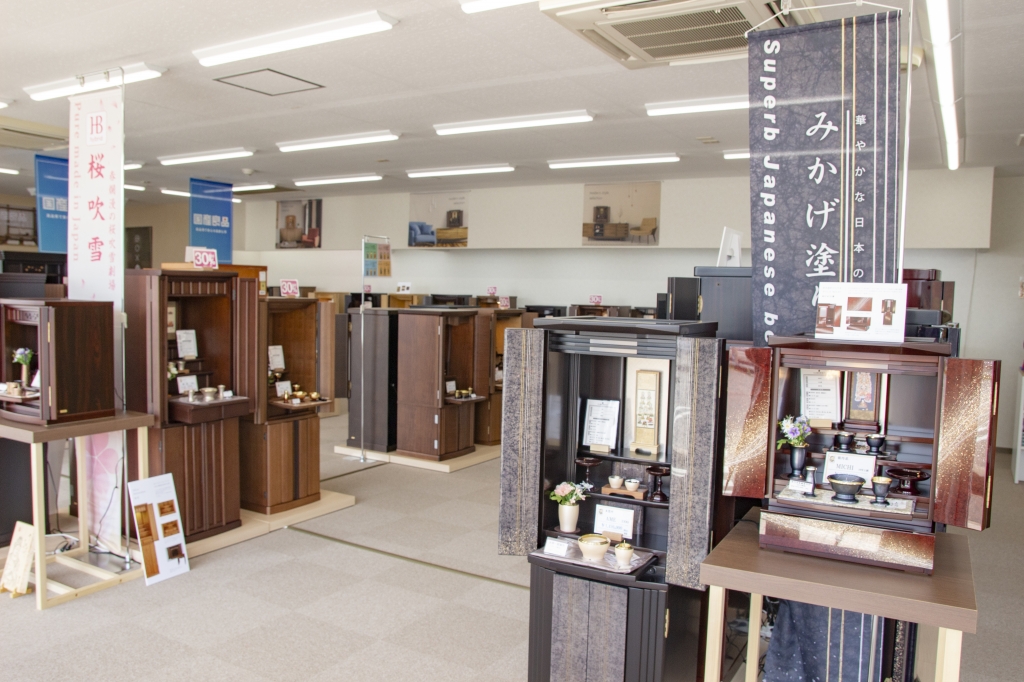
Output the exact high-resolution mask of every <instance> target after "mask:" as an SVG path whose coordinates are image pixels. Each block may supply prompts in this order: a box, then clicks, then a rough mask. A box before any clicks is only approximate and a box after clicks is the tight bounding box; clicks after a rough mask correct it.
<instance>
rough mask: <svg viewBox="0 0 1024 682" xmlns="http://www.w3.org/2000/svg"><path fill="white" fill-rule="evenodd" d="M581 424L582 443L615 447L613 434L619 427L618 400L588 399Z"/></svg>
mask: <svg viewBox="0 0 1024 682" xmlns="http://www.w3.org/2000/svg"><path fill="white" fill-rule="evenodd" d="M583 423H584V426H583V445H584V447H590V446H594V445H598V446H604V447H606V448H608V449H609V450H611V449H614V448H615V436H616V434H617V432H618V428H619V401H618V400H588V401H587V413H586V417H585V419H584V422H583Z"/></svg>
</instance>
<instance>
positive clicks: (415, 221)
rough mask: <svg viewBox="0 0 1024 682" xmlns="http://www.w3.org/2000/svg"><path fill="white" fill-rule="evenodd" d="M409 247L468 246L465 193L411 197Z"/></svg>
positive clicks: (466, 197) (467, 203)
mask: <svg viewBox="0 0 1024 682" xmlns="http://www.w3.org/2000/svg"><path fill="white" fill-rule="evenodd" d="M409 246H417V247H420V246H429V247H435V248H459V247H465V246H469V192H443V193H438V194H413V195H411V196H410V197H409Z"/></svg>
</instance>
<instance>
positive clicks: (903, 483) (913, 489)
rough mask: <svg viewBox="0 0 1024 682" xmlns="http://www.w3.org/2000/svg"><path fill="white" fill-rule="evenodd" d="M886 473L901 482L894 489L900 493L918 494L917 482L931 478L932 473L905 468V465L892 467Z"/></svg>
mask: <svg viewBox="0 0 1024 682" xmlns="http://www.w3.org/2000/svg"><path fill="white" fill-rule="evenodd" d="M885 474H886V476H889V477H890V478H895V479H896V480H897V481H899V482H900V484H899V485H898V486H896V490H894V491H893V492H895V493H899V494H900V495H917V494H918V492H917V482H918V481H926V480H928V479H929V478H931V475H930V474H928V473H927V472H925V471H921V470H920V469H904V468H903V467H891V468H889V469H888V470H887V471H886V472H885Z"/></svg>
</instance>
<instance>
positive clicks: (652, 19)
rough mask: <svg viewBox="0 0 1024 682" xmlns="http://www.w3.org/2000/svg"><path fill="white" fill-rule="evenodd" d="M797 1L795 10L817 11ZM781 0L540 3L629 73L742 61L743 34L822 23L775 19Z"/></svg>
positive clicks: (804, 17)
mask: <svg viewBox="0 0 1024 682" xmlns="http://www.w3.org/2000/svg"><path fill="white" fill-rule="evenodd" d="M813 5H814V3H813V0H793V3H792V6H793V8H798V7H813ZM781 7H782V2H781V0H773V1H767V0H646V1H644V0H641V1H639V2H638V1H637V0H604V1H603V2H602V1H601V0H598V1H596V2H595V0H589V1H587V0H540V9H541V11H542V12H544V13H545V14H547V15H548V16H550V17H551V18H552V19H554V20H555V21H557V22H558V23H560V24H562V25H563V26H565V27H566V28H568V29H570V30H571V31H573V32H574V33H576V34H577V35H579V36H580V37H581V38H584V39H585V40H588V41H590V42H591V43H593V44H594V45H596V46H597V47H599V48H601V50H603V51H604V52H605V53H606V54H608V55H609V56H610V57H612V58H613V59H615V60H616V61H618V62H619V63H620V64H622V65H623V66H625V67H627V68H630V69H641V68H645V67H648V66H661V65H664V64H673V65H683V64H696V63H704V62H712V61H721V60H725V59H738V58H740V57H743V56H745V55H746V54H747V39H746V38H745V37H744V35H743V34H744V33H745V32H747V31H749V30H750V29H751V28H752V27H754V26H757V25H758V24H760V23H761V22H763V21H765V20H770V21H768V22H767V23H765V24H764V25H763V26H762V27H761V28H762V29H766V28H779V27H782V26H789V25H791V24H803V23H808V22H811V21H820V20H821V17H820V15H819V14H818V12H817V10H814V11H811V12H793V13H791V14H789V15H783V16H779V17H778V18H776V19H772V15H774V14H776V13H777V12H778V11H779V10H780V9H781Z"/></svg>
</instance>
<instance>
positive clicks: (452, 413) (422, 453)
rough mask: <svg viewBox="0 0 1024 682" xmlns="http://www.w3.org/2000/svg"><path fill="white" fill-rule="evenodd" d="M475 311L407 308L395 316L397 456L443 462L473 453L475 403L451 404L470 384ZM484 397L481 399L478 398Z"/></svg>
mask: <svg viewBox="0 0 1024 682" xmlns="http://www.w3.org/2000/svg"><path fill="white" fill-rule="evenodd" d="M477 312H478V311H477V310H476V309H475V308H468V309H467V308H446V307H437V308H411V309H409V310H402V311H401V313H400V316H399V318H398V401H397V404H398V452H397V454H399V455H406V456H408V457H419V458H422V459H430V460H433V461H437V462H439V461H442V460H446V459H451V458H452V457H458V456H460V455H466V454H469V453H471V452H473V451H475V450H476V446H474V445H473V431H474V424H473V420H474V413H475V407H476V402H477V401H475V400H472V399H470V400H459V401H455V402H453V401H454V396H450V395H449V394H448V391H447V382H449V381H453V382H455V388H457V389H467V388H470V387H471V386H473V358H474V346H475V344H474V338H475V322H476V315H477ZM482 399H483V396H481V400H482Z"/></svg>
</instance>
